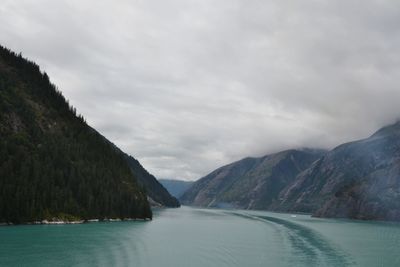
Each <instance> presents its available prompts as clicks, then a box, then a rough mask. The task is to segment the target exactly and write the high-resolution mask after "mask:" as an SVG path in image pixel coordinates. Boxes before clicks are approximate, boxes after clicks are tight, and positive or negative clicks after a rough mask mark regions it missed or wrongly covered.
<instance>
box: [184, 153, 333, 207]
mask: <svg viewBox="0 0 400 267" xmlns="http://www.w3.org/2000/svg"><path fill="white" fill-rule="evenodd" d="M324 153H325V151H322V150H311V149H303V150H294V149H293V150H287V151H282V152H279V153H275V154H272V155H267V156H264V157H261V158H245V159H242V160H240V161H237V162H234V163H231V164H229V165H226V166H224V167H221V168H219V169H217V170H215V171H213V172H212V173H210V174H209V175H207V176H205V177H203V178H201V179H200V180H198V181H197V182H195V183H194V184H193V185H192V187H191V188H190V189H189V190H187V191H186V192H185V193H184V194H183V196H181V198H180V201H181V203H182V204H186V205H194V206H204V207H233V208H241V209H269V207H270V206H271V205H273V204H275V203H276V202H277V201H279V200H278V198H279V193H280V192H281V191H282V190H283V189H284V188H285V187H286V186H287V185H288V184H290V183H291V182H293V181H294V179H295V178H296V176H297V175H298V174H299V173H301V172H302V171H304V170H306V169H307V168H308V167H309V166H310V165H311V164H312V163H313V162H315V161H316V160H317V159H318V158H320V157H321V156H322V155H323V154H324Z"/></svg>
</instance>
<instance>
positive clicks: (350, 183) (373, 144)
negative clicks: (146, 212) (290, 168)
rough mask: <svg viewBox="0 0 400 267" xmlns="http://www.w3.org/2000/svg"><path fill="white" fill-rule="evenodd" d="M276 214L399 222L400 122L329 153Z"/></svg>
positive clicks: (287, 192)
mask: <svg viewBox="0 0 400 267" xmlns="http://www.w3.org/2000/svg"><path fill="white" fill-rule="evenodd" d="M280 199H281V200H282V201H281V203H279V204H277V205H276V206H275V207H273V209H275V210H288V211H305V212H312V213H314V215H315V216H319V217H345V218H355V219H376V220H394V221H399V220H400V122H397V123H395V124H393V125H389V126H387V127H384V128H382V129H380V130H379V131H377V132H376V133H375V134H373V135H372V136H371V137H369V138H366V139H363V140H359V141H355V142H350V143H346V144H343V145H340V146H338V147H336V148H335V149H333V150H332V151H330V152H329V153H327V154H325V155H324V156H323V157H321V158H320V159H319V160H318V161H317V162H315V163H314V164H313V165H312V166H311V167H310V168H309V169H308V170H306V171H304V172H303V173H301V174H300V175H299V176H298V177H297V178H296V180H295V181H294V182H293V183H292V184H290V185H289V186H287V187H286V188H285V189H284V190H282V192H281V193H280Z"/></svg>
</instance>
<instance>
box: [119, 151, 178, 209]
mask: <svg viewBox="0 0 400 267" xmlns="http://www.w3.org/2000/svg"><path fill="white" fill-rule="evenodd" d="M125 159H126V161H127V163H128V166H129V167H130V168H131V170H132V172H133V173H134V174H135V177H136V178H137V179H138V182H139V184H140V185H142V186H143V187H144V188H145V189H146V193H147V195H148V196H149V198H150V200H151V203H155V204H156V205H160V206H166V207H179V206H180V203H179V201H178V200H177V199H176V197H175V195H173V194H170V193H169V192H168V190H167V189H166V188H165V186H164V185H163V184H162V183H160V182H159V181H157V179H156V178H155V177H154V176H153V175H151V174H150V173H149V172H148V171H147V170H146V169H145V168H143V166H142V165H141V164H140V162H139V161H137V160H136V159H135V158H133V157H131V156H128V155H125ZM171 195H172V196H171Z"/></svg>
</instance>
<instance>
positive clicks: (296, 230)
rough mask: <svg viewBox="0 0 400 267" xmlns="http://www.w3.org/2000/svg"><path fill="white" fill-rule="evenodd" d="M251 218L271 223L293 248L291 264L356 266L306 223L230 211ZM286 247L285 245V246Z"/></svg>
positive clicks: (284, 240) (319, 266)
mask: <svg viewBox="0 0 400 267" xmlns="http://www.w3.org/2000/svg"><path fill="white" fill-rule="evenodd" d="M229 213H230V214H232V215H235V216H239V217H242V218H245V219H249V220H257V221H260V222H264V223H267V224H269V226H271V227H273V228H275V230H276V231H277V232H279V234H280V235H281V236H282V238H283V240H282V241H283V243H284V244H285V243H286V244H288V245H289V248H290V249H291V250H293V251H292V252H293V253H291V254H290V255H292V256H291V257H289V258H288V261H289V266H318V267H321V266H334V267H342V266H343V267H345V266H354V265H355V263H354V261H351V260H350V257H349V256H348V255H347V254H346V253H345V252H343V251H342V250H341V249H340V248H339V247H337V246H335V245H333V244H331V243H330V242H329V241H328V240H327V239H326V238H324V236H323V235H321V234H320V233H319V232H317V231H315V230H313V229H311V228H309V227H306V226H304V225H301V224H298V223H295V222H292V221H289V220H285V219H281V218H277V217H272V216H265V215H253V214H249V213H246V212H229ZM284 247H285V246H284Z"/></svg>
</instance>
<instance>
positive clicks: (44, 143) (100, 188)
mask: <svg viewBox="0 0 400 267" xmlns="http://www.w3.org/2000/svg"><path fill="white" fill-rule="evenodd" d="M114 217H115V218H116V217H118V218H126V217H130V218H151V217H152V213H151V209H150V206H149V203H148V201H147V197H146V194H145V190H144V189H143V188H142V187H141V186H140V185H139V184H138V182H137V179H136V178H135V177H134V174H133V173H132V171H131V169H130V168H129V166H128V164H127V162H126V160H125V158H124V156H123V155H122V154H121V153H120V151H118V150H117V149H115V147H114V146H113V145H112V144H111V143H110V142H109V141H107V140H106V139H105V138H104V137H103V136H101V135H100V134H99V133H97V132H96V131H95V130H93V129H92V128H91V127H89V126H88V125H87V124H86V122H85V121H84V119H83V117H82V116H78V115H77V114H76V111H75V109H74V108H72V107H71V106H70V105H69V104H68V102H67V101H66V100H65V98H64V97H63V96H62V94H61V93H60V92H59V91H58V90H57V88H56V87H55V86H54V85H53V84H51V83H50V81H49V78H48V76H47V75H46V74H45V73H42V72H41V71H40V69H39V67H38V66H37V65H36V64H35V63H33V62H30V61H27V60H26V59H24V58H23V57H21V55H16V54H14V53H13V52H11V51H9V50H7V49H6V48H3V47H0V222H12V223H23V222H28V221H40V220H43V219H52V218H58V219H64V220H74V219H90V218H100V219H101V218H114Z"/></svg>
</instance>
